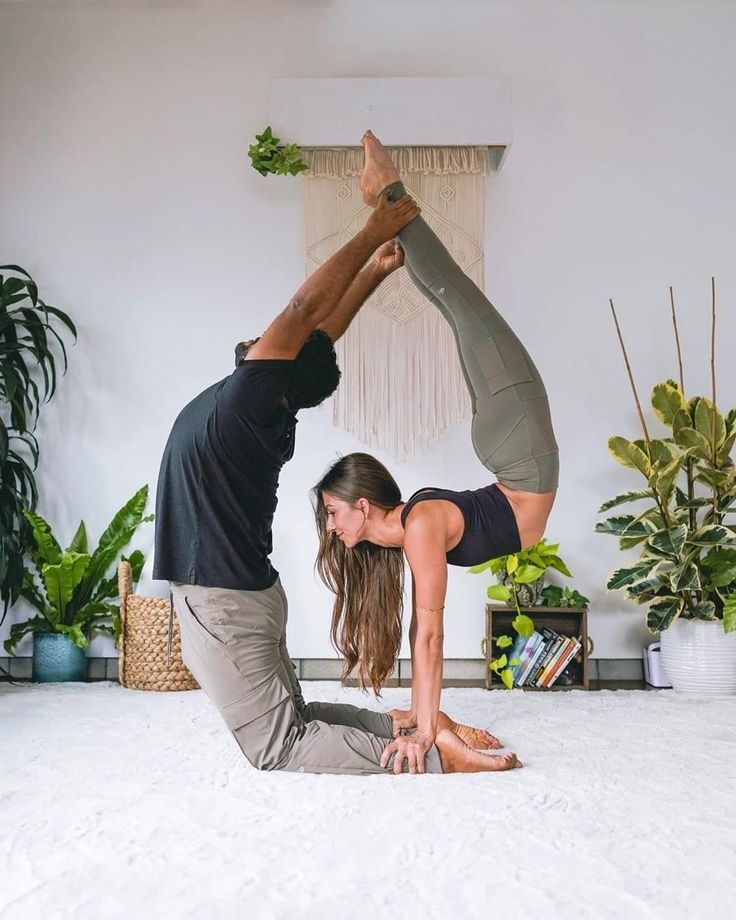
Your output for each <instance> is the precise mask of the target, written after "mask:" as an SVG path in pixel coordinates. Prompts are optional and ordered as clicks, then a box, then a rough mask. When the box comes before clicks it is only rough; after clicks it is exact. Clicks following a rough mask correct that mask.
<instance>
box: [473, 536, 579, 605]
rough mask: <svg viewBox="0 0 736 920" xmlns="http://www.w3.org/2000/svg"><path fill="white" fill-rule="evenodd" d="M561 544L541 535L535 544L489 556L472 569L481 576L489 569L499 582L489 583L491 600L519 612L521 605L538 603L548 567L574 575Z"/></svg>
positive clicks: (564, 573) (568, 575) (567, 574)
mask: <svg viewBox="0 0 736 920" xmlns="http://www.w3.org/2000/svg"><path fill="white" fill-rule="evenodd" d="M559 547H560V544H559V543H554V544H548V543H547V540H546V539H545V538H544V537H542V539H541V540H540V541H539V542H538V543H535V544H534V546H530V547H528V548H527V549H523V550H520V551H519V552H518V553H509V554H508V555H506V556H498V557H497V558H496V559H489V560H488V562H483V563H481V564H480V565H474V566H473V567H472V568H470V569H469V571H470V572H472V573H473V575H479V574H481V573H482V572H486V571H488V570H490V572H491V573H492V574H493V575H495V576H496V578H497V580H498V582H499V583H498V584H497V585H489V587H488V591H487V593H488V597H489V599H490V600H492V601H502V602H503V603H505V604H508V605H509V606H510V607H515V608H516V612H517V613H519V612H520V611H519V608H520V607H533V606H534V605H535V604H538V603H539V600H540V598H541V596H542V589H543V587H544V577H545V573H546V572H547V571H548V570H549V569H556V570H557V571H558V572H561V573H562V574H563V575H566V576H567V577H568V578H570V577H572V576H571V573H570V570H569V569H568V567H567V566H566V565H565V563H564V562H563V561H562V559H561V558H560V557H559V556H558V555H557V550H558V549H559Z"/></svg>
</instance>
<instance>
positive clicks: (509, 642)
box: [496, 636, 514, 648]
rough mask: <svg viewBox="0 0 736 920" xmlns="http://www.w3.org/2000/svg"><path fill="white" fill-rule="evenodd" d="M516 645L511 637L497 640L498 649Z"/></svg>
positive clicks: (500, 637) (501, 637)
mask: <svg viewBox="0 0 736 920" xmlns="http://www.w3.org/2000/svg"><path fill="white" fill-rule="evenodd" d="M513 644H514V640H513V639H512V638H511V636H499V637H498V639H496V645H497V647H498V648H508V647H509V646H510V645H513Z"/></svg>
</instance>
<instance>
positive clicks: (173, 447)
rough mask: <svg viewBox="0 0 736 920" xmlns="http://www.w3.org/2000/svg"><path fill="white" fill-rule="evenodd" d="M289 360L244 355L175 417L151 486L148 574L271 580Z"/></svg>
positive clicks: (217, 582) (245, 586)
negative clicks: (153, 520) (152, 540)
mask: <svg viewBox="0 0 736 920" xmlns="http://www.w3.org/2000/svg"><path fill="white" fill-rule="evenodd" d="M292 367H293V361H285V360H269V361H244V362H243V363H242V364H241V365H240V366H239V367H238V368H236V370H235V371H234V372H233V373H232V374H231V375H230V376H229V377H226V378H225V379H224V380H221V381H220V382H219V383H215V384H213V385H212V386H211V387H208V388H207V389H206V390H205V391H204V392H203V393H200V394H199V396H197V397H196V398H195V399H193V400H192V401H191V402H190V403H189V405H187V406H186V407H185V408H184V409H183V410H182V412H181V413H180V414H179V416H178V418H177V419H176V421H175V422H174V427H173V429H172V431H171V434H170V435H169V440H168V442H167V444H166V449H165V450H164V455H163V459H162V461H161V471H160V473H159V478H158V490H157V493H156V549H155V559H154V568H153V577H154V578H160V579H166V580H168V581H177V582H185V583H189V584H196V585H204V586H205V587H210V588H234V589H238V590H248V591H262V590H265V589H266V588H270V587H271V585H272V584H273V583H274V582H275V581H276V578H277V576H278V572H277V571H276V570H275V569H274V567H273V566H272V565H271V562H270V560H269V558H268V557H269V555H270V553H271V549H272V540H271V525H272V522H273V516H274V512H275V510H276V503H277V499H276V491H277V489H278V485H279V473H280V472H281V467H282V466H283V465H284V463H286V461H287V460H290V459H291V457H292V456H293V454H294V433H295V428H296V422H297V419H296V417H295V415H294V413H293V412H291V411H289V409H287V407H286V406H285V404H284V396H285V393H286V389H287V386H288V383H289V376H290V374H291V369H292Z"/></svg>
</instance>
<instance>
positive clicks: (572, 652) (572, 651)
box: [547, 639, 583, 687]
mask: <svg viewBox="0 0 736 920" xmlns="http://www.w3.org/2000/svg"><path fill="white" fill-rule="evenodd" d="M582 647H583V644H582V642H580V640H579V639H573V643H572V647H571V648H569V649H568V650H567V652H566V653H565V655H564V656H563V658H562V659H561V661H560V663H559V665H558V667H557V668H556V669H555V670H554V671H553V672H552V674H551V676H550V678H549V681H548V682H547V686H548V687H551V686H552V684H553V683H554V682H555V681H556V680H557V678H558V677H559V676H560V674H562V672H563V671H564V670H565V668H566V667H567V666H568V665H569V664H570V662H571V661H572V660H573V658H574V657H575V656H576V655H577V653H578V652H579V651H580V649H581V648H582Z"/></svg>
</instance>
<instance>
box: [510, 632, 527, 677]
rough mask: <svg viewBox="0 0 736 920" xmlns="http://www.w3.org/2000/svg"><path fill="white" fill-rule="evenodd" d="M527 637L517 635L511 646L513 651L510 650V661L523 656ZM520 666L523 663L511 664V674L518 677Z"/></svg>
mask: <svg viewBox="0 0 736 920" xmlns="http://www.w3.org/2000/svg"><path fill="white" fill-rule="evenodd" d="M526 639H527V637H526V636H517V637H516V641H515V642H514V644H513V645H512V646H511V651H510V652H509V658H508V660H509V661H512V660H513V659H514V658H521V653H522V652H523V650H524V646H525V645H526ZM520 667H521V663H519V664H515V665H512V666H511V674H512V677H513V678H514V679H516V675H517V674H518V672H519V668H520Z"/></svg>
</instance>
